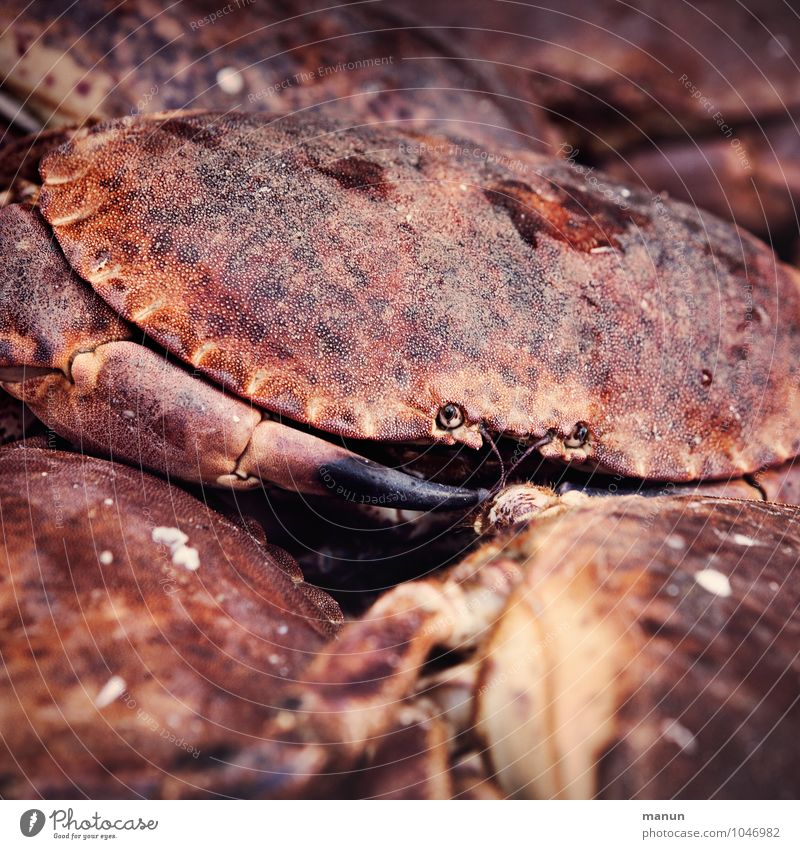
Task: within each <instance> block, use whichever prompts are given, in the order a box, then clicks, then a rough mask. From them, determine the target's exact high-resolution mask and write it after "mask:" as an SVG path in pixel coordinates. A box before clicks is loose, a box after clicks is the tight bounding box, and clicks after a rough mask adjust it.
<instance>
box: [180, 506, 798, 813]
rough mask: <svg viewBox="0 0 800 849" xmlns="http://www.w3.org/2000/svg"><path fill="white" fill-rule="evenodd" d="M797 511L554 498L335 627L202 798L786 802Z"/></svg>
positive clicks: (789, 793) (794, 780)
mask: <svg viewBox="0 0 800 849" xmlns="http://www.w3.org/2000/svg"><path fill="white" fill-rule="evenodd" d="M799 519H800V511H798V509H797V508H795V507H791V506H785V505H775V504H760V503H754V502H748V501H736V500H732V499H720V498H708V497H705V496H698V495H694V496H679V497H675V498H670V499H661V500H659V501H654V500H653V499H648V498H643V497H641V496H623V497H620V498H615V499H609V498H605V499H598V498H590V497H587V496H581V497H579V498H573V499H572V503H566V504H565V503H562V504H558V505H556V504H554V505H552V506H551V507H550V508H549V509H548V510H547V511H545V512H543V513H542V514H540V516H539V517H538V518H537V519H536V520H535V521H533V522H530V523H527V524H524V525H522V526H519V525H518V526H516V528H514V529H513V532H511V531H509V530H506V531H505V532H504V533H500V534H499V535H498V536H497V537H495V538H494V539H493V540H491V541H489V542H486V543H485V544H484V545H483V547H481V548H480V549H478V550H477V551H475V552H474V553H473V554H472V555H470V556H469V557H468V558H467V559H466V560H464V561H463V562H462V563H460V564H459V565H457V566H455V567H453V568H451V569H449V570H447V571H445V572H442V573H439V574H438V575H436V576H433V577H431V578H429V579H426V580H422V581H413V582H409V583H406V584H401V585H399V586H397V587H396V588H394V589H392V590H390V591H388V592H387V593H385V594H384V595H383V596H382V597H381V598H380V599H379V600H378V602H376V603H375V605H374V606H373V607H372V608H371V609H370V610H369V611H368V612H367V613H366V614H365V615H364V616H363V617H362V618H361V619H360V620H358V621H356V622H353V623H350V624H348V625H346V626H345V627H344V629H343V630H342V632H341V633H340V635H339V637H338V638H337V639H336V640H335V641H333V642H331V643H329V644H328V646H327V647H326V648H325V649H324V650H323V651H322V652H321V653H320V655H319V656H317V657H315V658H314V660H313V661H312V662H311V664H310V665H309V666H308V667H307V668H306V669H305V671H304V676H303V678H304V680H303V683H302V684H298V685H296V686H295V685H292V686H290V687H289V688H288V689H287V691H285V692H284V693H283V696H284V697H285V701H284V703H283V705H282V710H281V712H280V713H278V714H277V715H275V716H273V717H272V718H271V719H270V721H269V723H268V724H267V725H266V727H265V728H264V729H263V731H262V734H261V740H260V741H259V742H258V743H257V744H254V745H252V746H250V747H248V748H247V749H246V750H245V749H241V750H240V751H238V752H237V753H235V754H233V753H231V756H230V763H229V765H228V766H227V767H226V768H225V769H223V770H220V771H218V772H217V773H216V774H215V775H214V780H215V781H216V782H217V784H216V785H215V786H216V787H217V789H218V790H219V789H220V788H224V790H223V792H226V793H232V794H238V793H242V792H245V789H246V791H247V792H250V793H252V792H254V791H255V792H257V793H259V794H261V795H265V796H291V797H301V796H312V797H315V796H330V795H337V794H339V793H345V792H347V793H352V792H353V788H354V787H358V788H360V790H359V791H357V792H361V793H364V794H366V795H369V796H373V797H382V798H387V797H405V798H416V797H426V798H431V797H433V798H443V797H444V798H448V797H451V796H459V797H463V796H470V795H477V796H481V797H486V796H491V795H492V793H494V792H497V791H498V790H499V795H500V796H506V797H517V798H519V797H524V798H537V799H586V798H625V799H630V798H641V799H663V798H753V797H758V798H796V796H797V794H798V792H800V779H798V774H797V770H796V757H795V752H796V745H795V744H796V739H797V735H798V733H799V732H800V700H798V693H800V685H799V684H798V682H799V681H800V660H799V659H798V654H797V650H796V649H797V642H798V639H800V622H798V619H797V615H796V614H797V608H798V604H800V594H799V592H798V588H799V587H800V582H798V574H797V569H798V562H799V560H800V525H799V524H798V520H799ZM391 763H393V764H394V768H393V769H388V768H385V767H388V765H389V764H391ZM359 774H360V775H361V778H362V781H361V783H360V784H359V783H358V779H357V778H355V780H354V776H355V777H357V776H358V775H359ZM343 776H344V777H346V778H345V779H343ZM196 780H197V781H198V782H201V783H202V773H200V771H199V770H198V776H197V779H196ZM343 782H344V783H343ZM190 786H191V783H190V784H187V793H188V792H191V791H190V789H189V788H190Z"/></svg>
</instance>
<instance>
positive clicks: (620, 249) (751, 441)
mask: <svg viewBox="0 0 800 849" xmlns="http://www.w3.org/2000/svg"><path fill="white" fill-rule="evenodd" d="M41 173H42V177H43V179H44V186H43V189H42V198H41V208H42V211H43V213H44V215H45V217H46V218H47V220H48V221H49V222H50V224H51V225H52V226H53V229H54V231H55V234H56V237H57V239H58V241H59V243H60V244H61V247H62V248H63V250H64V252H65V254H66V256H67V258H68V260H69V261H70V263H71V264H72V266H73V267H74V268H75V269H76V271H77V272H78V273H79V274H80V275H81V276H82V277H84V278H85V279H86V280H88V281H89V282H90V283H91V284H92V286H93V287H94V288H95V290H96V291H97V292H98V293H99V294H100V295H101V296H102V297H103V298H104V299H105V300H106V301H107V302H108V303H109V304H110V305H111V306H112V307H113V308H114V309H115V310H117V311H118V312H119V313H120V315H122V316H123V317H125V318H127V319H129V320H130V321H132V322H134V323H136V324H137V325H138V326H139V327H141V328H142V329H144V330H146V331H147V333H148V334H149V335H151V336H152V337H153V338H154V339H156V340H157V341H158V342H159V343H160V344H162V345H163V346H165V347H166V348H168V349H169V350H170V351H172V352H173V353H175V354H177V355H179V356H180V357H181V358H182V359H183V360H184V362H185V363H187V365H190V366H193V367H194V368H196V369H197V370H198V371H199V372H200V373H202V374H205V375H207V376H208V377H211V378H213V379H215V380H217V381H219V382H220V383H222V384H224V385H225V386H227V387H228V388H230V389H232V390H234V391H235V392H237V393H238V394H240V395H242V396H244V397H246V398H250V399H252V400H253V401H254V402H255V403H257V404H259V405H261V406H263V407H265V408H267V409H268V410H271V411H275V412H278V413H282V414H285V415H287V416H290V417H291V418H293V419H296V420H298V421H301V422H308V423H310V424H312V425H314V426H315V427H318V428H322V429H324V430H328V431H330V432H333V433H337V434H344V435H346V436H353V437H367V438H375V439H383V440H413V439H419V438H428V439H431V438H434V439H439V440H441V441H444V442H451V441H454V440H456V441H461V442H465V443H467V444H470V445H479V444H480V442H481V436H480V435H479V431H480V428H481V427H482V426H487V427H488V428H489V429H490V430H491V431H494V432H502V431H507V432H509V433H511V434H513V435H517V436H527V435H533V436H536V437H541V436H543V435H544V434H546V433H547V432H548V431H551V432H552V433H553V434H554V439H553V442H552V443H551V444H550V445H549V446H547V448H546V449H544V452H543V453H546V454H547V455H549V456H553V457H559V458H561V459H565V460H575V461H582V460H586V459H589V460H593V461H595V462H597V463H599V464H600V465H602V466H603V467H606V468H608V469H612V470H615V471H618V472H620V473H623V474H627V475H635V476H641V477H649V478H666V479H676V480H677V479H692V478H698V477H721V476H727V475H740V474H742V473H745V472H751V471H754V470H756V469H757V468H759V467H761V466H763V465H769V464H774V463H777V462H779V461H781V460H783V459H785V458H787V457H790V456H793V455H795V454H796V453H797V452H798V449H800V429H798V428H797V427H796V426H795V423H796V411H797V410H798V391H799V390H798V386H799V385H800V378H799V377H798V374H797V371H798V363H799V362H800V329H799V328H798V321H797V319H798V316H799V315H800V293H798V277H797V272H795V271H794V270H793V269H790V268H789V267H787V266H784V265H782V264H781V263H779V262H778V261H777V260H776V259H775V257H774V255H773V254H772V253H771V252H770V251H769V250H768V249H767V248H766V247H765V246H764V245H763V244H762V243H760V242H759V241H757V240H756V239H754V238H752V237H750V236H748V235H746V234H744V233H743V232H741V231H738V230H736V229H735V228H733V227H731V226H729V225H725V224H723V223H722V222H720V221H718V220H717V219H715V218H713V217H712V216H709V215H704V214H702V213H698V212H697V211H696V210H694V209H691V208H690V207H688V206H685V205H683V204H679V203H673V202H669V201H667V200H663V199H661V198H652V197H649V196H648V195H646V194H644V193H642V192H636V191H632V190H628V189H626V188H624V187H622V186H617V185H613V188H610V189H609V188H608V187H606V190H605V191H603V192H598V191H596V190H594V189H593V188H592V186H591V184H590V183H587V182H586V181H584V179H583V178H582V176H581V174H580V173H577V172H576V171H575V170H574V169H573V168H572V167H571V166H570V164H568V163H564V162H562V161H556V160H551V159H548V158H545V157H539V156H535V155H533V154H529V155H526V156H524V157H522V156H520V155H507V154H494V155H491V156H490V155H489V154H487V153H486V152H485V151H483V150H482V149H480V148H473V147H467V148H465V147H463V146H459V145H458V144H456V143H453V142H451V141H449V140H448V139H446V138H444V137H428V136H420V135H417V134H413V133H402V132H399V131H389V130H377V129H365V128H360V129H345V128H342V127H340V126H338V125H336V124H333V123H328V122H325V121H321V120H316V119H310V118H301V117H296V116H295V117H287V118H285V119H281V120H278V121H273V120H270V119H268V118H265V117H260V116H252V115H236V114H232V115H227V116H218V115H211V114H195V115H187V114H180V113H172V114H167V115H163V116H157V117H152V118H150V119H143V118H135V119H124V120H122V121H118V122H114V123H110V124H108V125H105V126H102V127H98V128H93V129H91V130H84V131H81V132H79V133H77V134H76V136H75V137H74V138H73V140H72V141H71V142H69V143H67V144H66V145H65V146H64V147H62V148H61V149H59V150H58V151H56V152H54V153H52V154H50V155H49V156H47V157H46V158H45V159H44V161H43V163H42V167H41ZM447 403H453V404H457V405H459V406H460V407H461V408H462V410H463V411H464V417H465V423H464V425H463V426H461V427H459V428H457V429H455V430H452V431H445V430H442V429H441V428H440V427H439V426H438V424H437V411H438V410H439V408H440V407H441V406H442V405H443V404H447ZM577 423H586V425H588V430H589V437H588V441H587V443H586V444H584V445H582V446H580V445H579V446H577V447H575V446H574V442H573V441H571V440H570V434H571V433H572V432H573V429H574V428H575V426H576V424H577ZM571 445H572V447H570V446H571Z"/></svg>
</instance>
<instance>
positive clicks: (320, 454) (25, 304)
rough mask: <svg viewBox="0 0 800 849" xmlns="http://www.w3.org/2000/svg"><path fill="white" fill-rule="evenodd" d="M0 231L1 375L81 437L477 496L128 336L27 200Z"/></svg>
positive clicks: (160, 456)
mask: <svg viewBox="0 0 800 849" xmlns="http://www.w3.org/2000/svg"><path fill="white" fill-rule="evenodd" d="M0 243H2V245H3V255H4V257H5V258H6V267H5V273H4V275H3V279H2V281H0V327H2V332H3V337H0V341H2V342H4V344H3V346H2V348H0V386H2V387H3V388H4V389H6V390H7V391H8V392H9V393H11V394H12V395H14V396H15V397H16V398H19V399H21V400H23V401H25V402H26V403H27V404H28V405H29V407H30V409H31V410H32V411H33V413H34V414H35V415H36V416H38V417H39V418H40V419H41V420H42V421H43V422H44V423H45V424H46V425H47V426H48V427H50V428H52V429H53V430H54V431H55V432H56V433H57V434H59V435H60V436H62V437H64V438H66V439H68V440H70V441H71V442H73V443H75V444H77V445H79V446H81V448H83V449H85V450H88V451H91V452H99V453H102V454H105V455H107V456H111V457H113V458H116V459H119V460H123V461H125V462H128V463H132V464H134V465H139V466H143V467H146V468H149V469H153V470H155V471H158V472H161V473H162V474H165V475H167V476H170V477H173V476H174V477H176V478H179V479H181V480H187V481H195V482H200V483H206V484H211V485H219V486H226V485H230V486H234V487H240V488H250V487H256V486H259V485H261V483H262V482H266V483H269V484H275V485H277V486H280V487H283V488H286V489H291V490H295V491H297V492H302V493H307V494H313V495H334V496H338V497H341V498H346V499H348V500H351V501H356V502H363V503H370V504H388V505H390V506H402V507H404V508H406V509H435V508H440V509H441V508H446V509H462V508H469V507H471V506H473V505H474V504H476V503H477V502H478V501H479V500H480V498H481V493H480V492H476V491H473V490H466V489H458V488H454V487H448V486H443V485H441V484H435V483H429V482H426V481H420V480H417V479H416V478H412V477H410V476H409V475H406V474H404V473H402V472H399V471H397V470H395V469H389V468H386V467H383V466H381V465H379V464H377V463H372V462H370V461H369V460H366V459H365V458H363V457H360V456H359V455H357V454H355V453H353V452H351V451H349V450H347V449H346V448H344V447H342V446H339V445H334V444H332V443H330V442H327V441H326V440H324V439H321V438H320V437H317V436H314V435H312V434H310V433H307V432H305V431H301V430H298V429H296V428H294V427H290V426H288V425H286V424H282V423H281V422H278V421H273V420H271V419H269V418H268V417H266V416H265V415H264V414H263V413H262V412H261V411H260V410H259V409H257V408H254V407H252V406H251V405H249V404H247V403H245V402H244V401H241V400H239V399H238V398H235V397H232V396H231V395H228V394H226V393H225V392H224V391H223V390H221V389H218V388H216V387H214V386H212V385H210V384H208V383H206V382H205V381H204V380H202V379H201V378H198V377H196V376H194V375H192V374H190V373H189V372H188V371H185V370H184V369H183V368H181V367H180V366H178V365H176V364H175V363H174V362H172V361H170V360H169V359H168V358H167V357H166V356H165V355H164V354H162V353H158V352H156V351H153V350H151V349H150V348H147V347H145V346H144V345H141V344H138V343H137V342H135V341H133V338H132V335H133V334H132V331H131V328H130V327H129V326H128V325H127V324H125V323H124V322H122V321H121V320H120V319H119V318H118V317H117V316H116V315H115V314H114V313H113V312H112V311H111V309H110V308H109V307H107V306H106V304H105V303H104V302H102V301H101V300H100V299H99V298H98V297H97V296H96V295H95V294H94V293H93V292H92V291H91V289H89V287H88V286H86V285H85V284H83V283H82V282H81V281H80V280H78V279H77V278H76V277H75V276H74V275H73V274H72V272H71V271H70V270H69V268H68V267H67V265H66V262H65V261H64V259H63V256H62V255H61V253H60V251H59V250H58V248H57V247H56V246H55V245H54V244H53V242H52V241H51V239H50V238H49V237H48V234H47V231H46V229H45V226H44V225H43V224H42V222H41V220H40V219H39V218H38V213H36V212H34V211H33V210H31V209H29V208H26V207H22V206H17V205H12V206H9V207H6V208H5V209H3V210H2V211H0ZM21 290H22V291H24V292H25V297H24V298H20V297H19V295H18V293H19V291H21ZM54 299H55V300H56V303H55V304H54ZM54 307H55V309H54Z"/></svg>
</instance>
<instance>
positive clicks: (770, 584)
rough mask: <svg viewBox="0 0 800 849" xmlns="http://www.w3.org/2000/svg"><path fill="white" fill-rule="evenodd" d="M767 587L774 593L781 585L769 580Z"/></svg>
mask: <svg viewBox="0 0 800 849" xmlns="http://www.w3.org/2000/svg"><path fill="white" fill-rule="evenodd" d="M769 588H770V589H771V590H772V592H774V593H776V592H778V590H779V589H780V588H781V585H780V584H779V583H778V582H777V581H770V582H769Z"/></svg>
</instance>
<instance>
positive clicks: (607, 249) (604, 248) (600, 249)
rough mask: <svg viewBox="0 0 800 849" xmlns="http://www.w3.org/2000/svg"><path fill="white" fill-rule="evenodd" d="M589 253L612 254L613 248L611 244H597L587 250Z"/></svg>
mask: <svg viewBox="0 0 800 849" xmlns="http://www.w3.org/2000/svg"><path fill="white" fill-rule="evenodd" d="M589 253H590V254H613V253H614V248H612V247H611V245H598V246H597V247H596V248H592V249H591V250H590V251H589Z"/></svg>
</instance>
